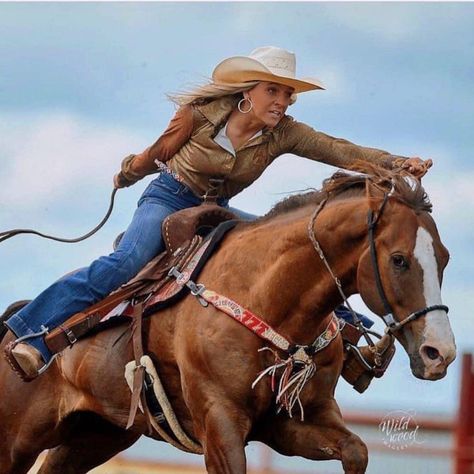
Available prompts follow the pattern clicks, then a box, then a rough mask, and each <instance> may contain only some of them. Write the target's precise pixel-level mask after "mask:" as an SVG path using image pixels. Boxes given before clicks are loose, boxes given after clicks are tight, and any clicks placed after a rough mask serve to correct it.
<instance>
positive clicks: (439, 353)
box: [410, 342, 456, 380]
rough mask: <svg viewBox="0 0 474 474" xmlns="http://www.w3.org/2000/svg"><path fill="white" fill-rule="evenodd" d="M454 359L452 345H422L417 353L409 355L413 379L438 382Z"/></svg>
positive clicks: (454, 351) (454, 348) (454, 354)
mask: <svg viewBox="0 0 474 474" xmlns="http://www.w3.org/2000/svg"><path fill="white" fill-rule="evenodd" d="M455 358H456V346H455V345H454V343H453V344H439V343H438V344H436V345H434V344H429V343H426V342H425V343H423V344H422V345H421V346H420V348H419V350H418V352H416V353H415V354H411V355H410V367H411V370H412V373H413V375H414V376H415V377H417V378H419V379H422V380H439V379H442V378H443V377H445V375H446V373H447V370H448V366H449V365H450V364H451V363H452V362H453V361H454V359H455Z"/></svg>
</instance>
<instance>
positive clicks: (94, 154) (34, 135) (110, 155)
mask: <svg viewBox="0 0 474 474" xmlns="http://www.w3.org/2000/svg"><path fill="white" fill-rule="evenodd" d="M0 124H2V125H1V126H0V136H1V137H2V138H1V140H0V156H1V157H2V169H1V170H0V176H2V181H3V184H2V188H1V190H0V202H1V203H2V207H10V206H14V207H15V209H17V210H21V209H29V210H32V209H38V208H41V207H44V206H48V205H49V204H51V203H53V202H55V201H57V199H59V198H60V197H63V196H66V195H67V194H68V192H69V191H70V189H76V188H80V187H82V189H84V190H87V189H88V187H90V186H91V185H94V184H95V183H97V182H102V181H104V180H105V179H107V180H108V181H109V182H110V183H111V182H112V176H113V174H114V173H116V172H117V171H118V170H119V169H120V162H121V160H122V159H123V157H124V156H126V155H127V154H128V153H130V152H132V151H135V152H136V151H138V150H141V149H142V148H144V147H145V145H146V143H144V141H143V137H140V136H138V134H137V133H135V132H133V131H131V130H126V129H120V128H116V127H113V126H110V125H109V126H105V125H98V124H96V123H93V122H88V121H86V120H84V119H81V118H79V117H76V116H72V115H70V114H67V113H49V114H47V115H46V116H42V117H41V118H40V117H37V116H16V115H11V116H6V115H3V116H2V117H0Z"/></svg>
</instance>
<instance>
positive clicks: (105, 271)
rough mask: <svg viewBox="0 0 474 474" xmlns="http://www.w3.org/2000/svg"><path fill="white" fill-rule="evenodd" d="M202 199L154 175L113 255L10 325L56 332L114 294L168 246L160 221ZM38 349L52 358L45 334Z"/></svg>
mask: <svg viewBox="0 0 474 474" xmlns="http://www.w3.org/2000/svg"><path fill="white" fill-rule="evenodd" d="M201 203H202V199H201V198H199V197H197V196H196V195H195V194H194V193H193V192H192V191H191V190H190V189H189V188H188V187H187V186H186V185H184V184H181V183H179V182H178V181H176V180H175V179H174V178H173V177H171V176H170V175H169V174H166V173H162V174H160V175H159V176H158V178H156V179H154V180H153V181H152V182H151V183H150V184H149V186H148V187H147V188H146V189H145V192H144V193H143V195H142V196H141V198H140V200H139V201H138V207H137V209H136V211H135V214H134V216H133V219H132V222H131V223H130V225H129V227H128V229H127V230H126V232H125V234H124V235H123V237H122V239H121V240H120V243H119V246H118V248H117V249H116V250H115V251H114V252H112V253H111V254H110V255H107V256H103V257H100V258H98V259H97V260H94V261H93V262H92V264H91V265H90V266H89V267H86V268H81V269H80V270H77V271H76V272H74V273H72V274H69V275H66V276H65V277H63V278H61V279H60V280H58V281H57V282H55V283H53V285H51V286H50V287H49V288H47V289H46V290H44V291H43V292H42V293H41V294H40V295H39V296H38V297H37V298H36V299H34V300H33V301H32V302H31V303H29V304H28V305H27V306H25V307H24V308H23V309H22V310H20V311H19V312H18V313H16V314H15V315H13V316H12V317H11V318H10V319H9V320H8V321H7V323H6V325H7V326H8V328H9V329H10V330H11V331H12V332H13V333H14V334H15V335H16V336H17V337H22V336H26V335H32V334H36V333H39V332H41V331H42V329H43V328H46V329H47V330H51V329H53V328H55V327H57V326H59V325H60V324H62V323H64V322H65V321H66V320H67V319H68V318H69V317H70V316H72V315H73V314H75V313H77V312H79V311H83V310H85V309H86V308H88V307H89V306H91V305H93V304H94V303H97V302H98V301H100V300H102V299H103V298H105V297H106V296H107V295H108V294H109V293H111V292H112V291H114V290H116V289H117V288H119V287H120V286H121V285H123V284H124V283H126V282H127V281H129V280H130V279H131V278H133V277H134V276H135V275H136V274H137V273H138V272H139V271H140V270H141V269H142V268H143V267H144V266H145V265H146V264H147V263H148V262H149V261H150V260H151V259H153V258H154V257H155V256H156V255H158V254H159V253H160V252H162V251H163V250H164V243H163V239H162V237H161V224H162V222H163V220H164V219H165V217H167V216H168V215H170V214H172V213H173V212H176V211H179V210H181V209H185V208H188V207H193V206H198V205H200V204H201ZM217 203H218V204H219V205H220V206H223V207H225V208H228V209H230V210H231V211H233V212H234V213H235V214H237V215H238V216H239V217H240V218H242V219H244V220H253V219H255V218H256V217H257V216H254V215H252V214H248V213H245V212H242V211H240V210H238V209H234V208H230V207H229V203H228V200H226V199H220V200H218V202H217ZM25 342H28V343H29V344H31V345H32V346H34V347H36V348H37V349H38V350H39V351H40V352H41V355H42V356H43V359H44V360H45V362H48V361H49V360H50V359H51V353H50V351H49V350H48V348H47V346H46V344H45V342H44V339H43V335H41V336H36V337H33V338H31V339H27V340H26V341H25Z"/></svg>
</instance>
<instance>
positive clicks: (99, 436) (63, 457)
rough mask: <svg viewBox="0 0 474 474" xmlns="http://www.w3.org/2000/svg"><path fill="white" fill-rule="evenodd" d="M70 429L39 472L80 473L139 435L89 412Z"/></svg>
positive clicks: (88, 469) (106, 459)
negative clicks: (90, 414) (91, 415)
mask: <svg viewBox="0 0 474 474" xmlns="http://www.w3.org/2000/svg"><path fill="white" fill-rule="evenodd" d="M83 421H84V422H82V423H80V425H79V426H75V429H73V430H71V432H70V434H69V435H68V436H66V437H65V439H64V442H63V444H61V445H60V446H58V447H56V448H54V449H51V450H50V451H49V452H48V455H47V456H46V459H45V460H44V462H43V464H42V465H41V469H40V470H39V471H38V474H83V473H87V472H89V471H90V470H91V469H93V468H94V467H96V466H99V465H101V464H103V463H104V462H106V461H108V460H109V459H111V458H112V457H113V456H115V455H116V454H118V453H119V452H121V451H123V450H124V449H127V448H128V447H129V446H131V445H132V444H133V443H135V441H136V440H137V439H138V438H139V437H140V435H138V434H134V433H131V432H129V431H126V430H124V429H122V428H119V427H117V426H114V425H112V424H111V423H109V422H107V421H105V420H103V419H102V418H99V417H98V416H93V417H92V418H91V417H90V416H88V417H87V419H85V420H83Z"/></svg>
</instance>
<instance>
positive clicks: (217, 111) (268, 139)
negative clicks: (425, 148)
mask: <svg viewBox="0 0 474 474" xmlns="http://www.w3.org/2000/svg"><path fill="white" fill-rule="evenodd" d="M236 105H237V100H236V99H235V98H234V97H224V98H221V99H217V100H214V101H212V102H209V103H207V104H205V105H193V106H190V105H188V106H184V107H181V108H180V109H179V110H178V111H177V113H176V115H175V116H174V118H173V119H172V120H171V122H170V124H169V126H168V128H167V130H166V131H165V133H164V134H163V135H162V136H161V137H160V138H159V139H158V140H157V142H156V143H155V144H153V145H152V146H151V147H149V148H147V149H146V150H145V151H144V152H143V153H141V154H139V155H131V156H130V157H128V158H126V159H125V160H124V162H123V163H122V173H123V175H124V176H125V177H126V178H127V179H128V180H129V181H132V182H134V181H137V180H138V179H141V178H142V177H144V176H146V175H147V174H151V173H155V172H157V171H158V170H157V166H156V164H155V163H154V160H156V159H157V160H159V161H162V162H166V164H167V166H168V167H169V168H171V169H172V170H173V171H174V172H176V173H178V175H179V176H181V177H182V178H183V179H184V182H185V183H186V184H187V185H188V186H189V187H190V188H191V190H192V191H193V192H194V193H195V194H196V195H198V196H202V195H203V194H205V192H206V191H207V190H208V188H209V182H208V180H209V178H211V177H213V178H216V177H218V178H224V180H225V181H224V184H223V185H222V186H221V188H220V191H219V194H220V197H225V198H230V197H232V196H235V195H236V194H237V193H239V192H240V191H242V190H243V189H244V188H246V187H247V186H249V185H250V184H251V183H253V182H254V181H255V180H256V179H257V178H258V177H259V176H260V175H261V174H262V173H263V171H264V170H265V168H266V167H267V166H268V165H270V163H271V162H272V161H273V160H274V159H275V158H277V157H278V156H280V155H283V154H284V153H292V154H295V155H298V156H302V157H305V158H309V159H311V160H315V161H320V162H322V163H327V164H329V165H333V166H336V167H339V168H347V167H348V166H349V165H350V164H351V163H353V162H354V161H356V160H364V161H369V162H372V163H379V164H380V165H382V166H384V167H386V168H391V167H392V165H393V163H394V161H395V160H399V159H405V157H400V156H393V155H391V154H390V153H387V152H386V151H382V150H377V149H375V148H367V147H362V146H358V145H355V144H353V143H351V142H349V141H347V140H343V139H340V138H334V137H331V136H329V135H326V134H324V133H322V132H317V131H316V130H314V129H313V128H311V127H309V126H308V125H305V124H304V123H301V122H297V121H296V120H294V119H293V118H292V117H290V116H288V115H285V116H284V117H283V118H282V119H281V120H280V122H279V123H278V125H277V126H276V127H274V128H273V129H264V130H263V133H262V134H261V135H260V136H258V137H255V138H253V139H251V140H250V141H248V142H247V143H245V144H244V145H242V146H241V147H240V148H238V149H237V150H236V156H235V157H234V156H233V155H232V154H231V153H230V152H228V151H227V150H225V149H224V148H222V147H221V146H220V145H218V144H217V143H216V142H215V141H214V140H213V138H214V137H215V136H216V134H217V133H218V131H219V130H220V129H221V128H222V127H223V126H224V125H225V123H226V122H227V119H228V117H229V115H230V113H231V112H232V110H233V109H234V108H235V107H236Z"/></svg>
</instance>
